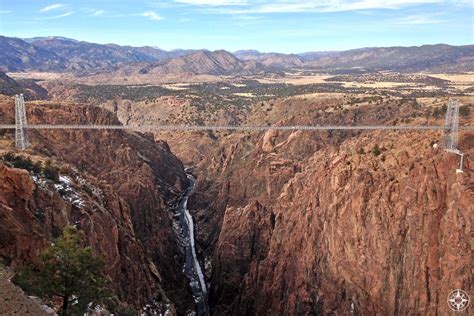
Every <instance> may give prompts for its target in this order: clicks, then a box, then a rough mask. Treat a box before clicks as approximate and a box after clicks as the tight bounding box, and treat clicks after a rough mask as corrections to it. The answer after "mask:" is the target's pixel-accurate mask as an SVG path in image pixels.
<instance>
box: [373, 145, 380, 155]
mask: <svg viewBox="0 0 474 316" xmlns="http://www.w3.org/2000/svg"><path fill="white" fill-rule="evenodd" d="M372 154H373V155H374V156H375V157H377V156H378V155H380V154H381V151H380V148H379V145H377V144H375V146H374V148H373V149H372Z"/></svg>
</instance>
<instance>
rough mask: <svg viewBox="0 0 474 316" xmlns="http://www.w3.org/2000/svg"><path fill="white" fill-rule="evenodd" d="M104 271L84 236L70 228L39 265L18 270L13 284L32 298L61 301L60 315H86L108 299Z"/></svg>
mask: <svg viewBox="0 0 474 316" xmlns="http://www.w3.org/2000/svg"><path fill="white" fill-rule="evenodd" d="M103 267H104V261H103V259H102V258H101V257H98V256H96V255H94V253H93V252H92V249H91V248H90V247H85V246H84V233H83V232H82V231H78V230H77V229H75V228H74V227H71V226H68V227H66V228H65V229H64V231H63V233H62V236H61V237H60V238H59V239H58V240H57V241H56V242H55V243H54V244H52V245H51V246H49V247H48V248H47V249H46V250H44V251H43V252H42V253H41V254H40V256H39V264H38V265H37V266H26V267H23V268H21V269H19V271H18V272H17V274H16V275H15V277H14V279H13V281H14V282H15V283H16V284H17V285H19V286H20V287H22V288H23V289H24V290H25V291H26V292H27V293H29V294H33V295H37V296H39V297H41V298H43V299H48V300H58V301H61V302H62V307H61V311H60V315H63V316H66V315H83V314H84V313H85V312H87V311H88V310H90V309H91V308H94V307H95V306H96V305H97V304H100V303H101V302H102V301H103V299H105V298H106V297H107V291H106V290H105V281H106V279H105V276H104V274H103Z"/></svg>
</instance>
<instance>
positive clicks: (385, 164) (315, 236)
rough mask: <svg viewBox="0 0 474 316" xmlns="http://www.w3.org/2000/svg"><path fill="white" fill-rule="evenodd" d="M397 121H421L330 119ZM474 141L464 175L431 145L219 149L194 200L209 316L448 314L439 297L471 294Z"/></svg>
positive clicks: (356, 113)
mask: <svg viewBox="0 0 474 316" xmlns="http://www.w3.org/2000/svg"><path fill="white" fill-rule="evenodd" d="M401 108H403V111H404V112H405V111H407V112H410V111H418V110H417V108H416V105H414V104H411V105H410V104H404V106H402V107H400V108H397V109H393V108H392V110H388V109H387V107H385V109H384V108H382V107H378V109H377V108H375V107H374V108H370V107H368V108H367V107H366V108H365V109H354V110H352V111H346V113H345V116H344V115H343V114H336V115H333V117H332V119H334V120H338V121H340V122H343V121H345V120H347V119H348V118H349V119H351V117H352V118H353V119H355V120H360V121H361V122H366V123H370V121H371V120H382V121H383V120H385V124H390V123H391V122H390V120H391V118H393V117H398V118H403V116H404V114H402V113H400V114H398V113H397V114H395V113H393V112H392V114H391V115H390V111H394V110H395V111H400V110H401ZM276 110H278V111H280V110H281V112H283V113H284V108H282V109H276ZM304 110H306V111H312V110H311V109H308V108H306V109H304ZM385 111H386V112H385ZM314 112H317V111H314ZM323 112H324V111H323ZM310 113H311V112H310ZM320 113H321V114H319V117H320V118H321V117H323V118H324V117H325V115H326V114H324V113H322V112H320ZM410 115H411V114H410ZM416 116H417V115H414V117H415V118H414V119H413V121H412V124H416V122H417V120H418V122H419V120H421V119H422V117H423V116H420V118H416ZM327 118H328V119H329V116H327ZM283 123H286V122H283ZM361 124H363V123H361ZM473 136H474V135H473V134H472V133H468V132H466V133H464V134H462V137H461V144H460V148H461V149H462V150H464V151H466V156H465V164H464V173H456V172H455V169H456V167H457V165H458V162H459V161H458V157H457V156H456V155H453V154H449V153H446V152H444V151H443V150H441V149H439V148H434V147H433V144H434V143H436V142H438V141H439V140H440V138H441V135H440V133H436V132H423V133H408V132H372V133H362V134H360V133H339V132H337V133H336V132H334V133H329V134H328V133H321V134H314V133H308V132H303V133H290V132H282V133H278V134H276V133H272V132H268V133H267V134H266V135H253V136H247V135H246V136H243V135H234V136H229V138H228V139H227V140H224V141H223V143H224V144H223V145H222V147H221V148H220V149H218V150H216V152H215V153H213V154H212V155H210V156H212V158H209V160H212V161H211V162H209V161H206V162H203V165H202V170H203V171H202V174H201V177H200V178H198V182H197V183H198V185H197V188H196V193H195V195H194V196H193V197H192V198H191V200H190V205H191V206H192V208H194V211H193V213H194V215H195V217H196V219H197V221H198V223H197V225H198V227H200V230H199V234H198V236H199V240H200V243H201V245H203V248H204V252H205V254H206V255H208V256H210V257H212V277H211V278H210V281H211V296H210V303H211V307H212V309H213V311H214V313H215V314H217V315H223V314H226V315H227V314H231V315H242V314H247V315H313V314H333V313H335V314H349V313H352V312H353V313H356V314H384V315H404V314H410V313H413V312H415V313H420V314H424V315H432V314H441V315H443V314H448V313H449V311H450V310H449V307H448V306H447V304H446V297H447V295H448V293H449V292H450V291H451V290H452V289H455V288H463V289H465V290H467V291H471V290H472V282H471V278H472V274H471V271H470V270H469V266H470V262H471V252H470V248H469V243H470V242H469V240H470V234H471V231H472V224H471V222H472V213H473V208H472V205H473V201H474V192H473V190H472V187H473V180H472V172H473V170H472V161H471V159H470V157H471V156H472V154H474V149H473V148H474V147H473V146H472V145H473V139H474V138H473ZM254 144H257V145H256V146H255V145H254ZM375 145H377V146H378V147H379V149H380V153H379V152H378V151H376V150H374V146H375ZM435 147H436V146H435ZM204 166H206V167H205V168H204ZM205 201H208V202H205ZM215 226H218V227H219V228H214V229H213V230H208V228H209V227H215Z"/></svg>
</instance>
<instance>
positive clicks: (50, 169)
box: [43, 161, 59, 182]
mask: <svg viewBox="0 0 474 316" xmlns="http://www.w3.org/2000/svg"><path fill="white" fill-rule="evenodd" d="M43 174H44V176H45V177H46V178H47V179H49V180H51V181H54V182H59V169H58V168H56V167H54V166H53V165H51V162H50V161H48V162H46V166H44V168H43Z"/></svg>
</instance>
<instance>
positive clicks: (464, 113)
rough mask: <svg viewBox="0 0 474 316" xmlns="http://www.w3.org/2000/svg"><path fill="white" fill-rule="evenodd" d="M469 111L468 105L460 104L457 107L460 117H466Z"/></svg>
mask: <svg viewBox="0 0 474 316" xmlns="http://www.w3.org/2000/svg"><path fill="white" fill-rule="evenodd" d="M469 112H470V108H469V106H468V105H463V106H460V107H459V114H460V115H461V116H462V117H468V116H469Z"/></svg>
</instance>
